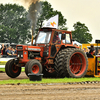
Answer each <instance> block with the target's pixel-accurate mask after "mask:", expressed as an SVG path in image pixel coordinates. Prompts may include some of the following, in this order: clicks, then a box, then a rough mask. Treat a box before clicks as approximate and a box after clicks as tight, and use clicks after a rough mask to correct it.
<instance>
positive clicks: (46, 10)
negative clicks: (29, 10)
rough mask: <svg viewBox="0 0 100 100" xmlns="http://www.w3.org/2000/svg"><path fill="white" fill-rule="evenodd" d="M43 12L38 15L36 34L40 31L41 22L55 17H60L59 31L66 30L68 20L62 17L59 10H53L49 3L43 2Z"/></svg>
mask: <svg viewBox="0 0 100 100" xmlns="http://www.w3.org/2000/svg"><path fill="white" fill-rule="evenodd" d="M40 11H41V12H40V13H39V14H38V15H39V18H38V20H37V25H36V31H35V32H36V33H37V31H38V29H39V28H40V26H41V21H42V22H43V21H45V20H48V19H49V18H51V17H53V16H55V15H57V14H58V15H59V21H58V22H59V26H58V27H59V29H64V30H65V29H66V30H67V27H66V21H67V19H65V18H64V16H63V15H62V13H61V12H60V11H57V10H53V8H52V7H51V4H50V3H48V2H47V1H41V10H40Z"/></svg>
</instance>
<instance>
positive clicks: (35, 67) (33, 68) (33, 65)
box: [28, 59, 42, 74]
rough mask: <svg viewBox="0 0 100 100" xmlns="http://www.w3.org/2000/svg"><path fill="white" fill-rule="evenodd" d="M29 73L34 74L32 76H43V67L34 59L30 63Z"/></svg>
mask: <svg viewBox="0 0 100 100" xmlns="http://www.w3.org/2000/svg"><path fill="white" fill-rule="evenodd" d="M29 73H32V74H41V73H42V65H41V63H40V62H39V61H38V60H36V59H34V60H31V61H30V62H29V65H28V74H29Z"/></svg>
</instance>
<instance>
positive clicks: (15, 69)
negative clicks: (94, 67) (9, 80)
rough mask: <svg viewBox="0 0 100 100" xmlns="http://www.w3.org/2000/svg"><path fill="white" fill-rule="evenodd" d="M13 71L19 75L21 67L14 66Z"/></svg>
mask: <svg viewBox="0 0 100 100" xmlns="http://www.w3.org/2000/svg"><path fill="white" fill-rule="evenodd" d="M12 71H13V73H17V72H18V71H19V67H18V66H15V65H13V66H12Z"/></svg>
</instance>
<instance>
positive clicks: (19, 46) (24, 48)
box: [17, 45, 43, 52]
mask: <svg viewBox="0 0 100 100" xmlns="http://www.w3.org/2000/svg"><path fill="white" fill-rule="evenodd" d="M42 49H43V47H39V46H28V45H17V50H23V51H26V50H28V51H37V52H41V50H42Z"/></svg>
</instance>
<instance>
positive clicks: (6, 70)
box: [5, 59, 12, 77]
mask: <svg viewBox="0 0 100 100" xmlns="http://www.w3.org/2000/svg"><path fill="white" fill-rule="evenodd" d="M11 61H12V59H11V60H9V61H7V63H6V65H5V72H6V74H7V75H8V76H9V77H11V75H10V73H9V71H8V68H9V67H8V65H9V63H10V62H11Z"/></svg>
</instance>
